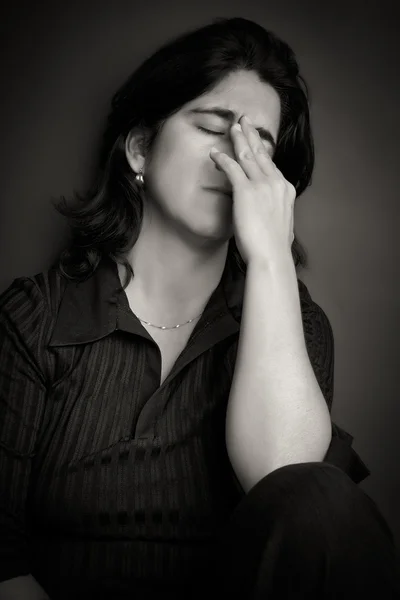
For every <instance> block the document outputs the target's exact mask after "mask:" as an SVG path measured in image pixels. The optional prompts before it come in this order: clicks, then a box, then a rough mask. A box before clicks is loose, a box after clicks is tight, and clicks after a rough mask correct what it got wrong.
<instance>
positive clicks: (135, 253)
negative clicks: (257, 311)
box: [120, 222, 228, 324]
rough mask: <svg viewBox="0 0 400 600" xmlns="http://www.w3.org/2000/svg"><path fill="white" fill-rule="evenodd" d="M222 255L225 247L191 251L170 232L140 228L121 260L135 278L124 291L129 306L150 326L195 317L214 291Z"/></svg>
mask: <svg viewBox="0 0 400 600" xmlns="http://www.w3.org/2000/svg"><path fill="white" fill-rule="evenodd" d="M227 251H228V241H225V242H223V243H220V244H219V245H217V244H215V243H214V244H209V245H206V244H204V239H203V243H202V245H199V244H198V245H195V244H192V245H191V244H189V243H188V242H187V240H185V241H184V240H183V239H182V238H181V237H179V236H178V235H177V234H176V232H173V231H167V229H166V228H165V227H164V228H159V227H156V226H155V224H154V223H153V222H152V223H151V226H150V225H149V224H147V223H145V222H144V223H143V226H142V229H141V231H140V234H139V237H138V239H137V241H136V243H135V245H134V247H133V248H132V249H131V251H130V252H129V253H128V255H127V260H128V262H129V263H130V264H131V266H132V268H133V271H134V274H135V276H134V278H133V279H132V280H131V282H130V283H129V285H128V288H127V289H126V294H127V296H128V298H129V301H130V304H131V305H133V307H135V308H136V310H137V313H138V314H139V315H140V317H141V318H143V319H145V320H148V321H150V322H152V323H156V324H158V323H172V324H175V322H176V323H182V322H184V321H186V320H189V319H192V318H193V317H196V316H197V315H198V314H199V313H201V312H202V311H203V310H204V308H205V306H206V304H207V302H208V300H209V298H210V296H211V294H212V292H213V291H214V289H215V288H216V287H217V286H218V283H219V281H220V279H221V276H222V273H223V270H224V267H225V262H226V258H227ZM120 278H121V281H122V280H123V279H122V272H121V269H120Z"/></svg>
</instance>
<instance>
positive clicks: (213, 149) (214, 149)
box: [210, 146, 219, 154]
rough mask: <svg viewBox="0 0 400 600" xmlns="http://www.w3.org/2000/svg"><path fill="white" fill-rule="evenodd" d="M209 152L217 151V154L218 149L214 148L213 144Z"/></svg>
mask: <svg viewBox="0 0 400 600" xmlns="http://www.w3.org/2000/svg"><path fill="white" fill-rule="evenodd" d="M210 152H215V153H218V154H219V150H217V149H216V148H215V146H213V147H212V148H211V150H210Z"/></svg>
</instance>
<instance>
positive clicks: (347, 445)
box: [299, 281, 371, 483]
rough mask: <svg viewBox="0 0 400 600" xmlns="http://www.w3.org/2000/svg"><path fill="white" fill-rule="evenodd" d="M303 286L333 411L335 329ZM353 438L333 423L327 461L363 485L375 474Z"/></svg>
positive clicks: (309, 336) (313, 348)
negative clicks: (364, 459)
mask: <svg viewBox="0 0 400 600" xmlns="http://www.w3.org/2000/svg"><path fill="white" fill-rule="evenodd" d="M299 286H300V298H301V304H302V316H303V327H304V334H305V339H306V344H307V351H308V355H309V358H310V362H311V364H312V367H313V369H314V373H315V376H316V378H317V380H318V383H319V386H320V388H321V391H322V393H323V395H324V397H325V400H326V403H327V405H328V408H329V412H331V410H332V401H333V389H334V360H335V356H334V338H333V331H332V327H331V324H330V322H329V319H328V317H327V315H326V314H325V312H324V311H323V309H322V308H321V307H320V306H319V305H318V304H317V303H316V302H314V301H313V300H311V297H310V295H309V293H308V290H307V288H306V286H305V285H304V284H303V283H302V282H301V281H299ZM353 439H354V438H353V436H352V435H351V434H350V433H348V432H347V431H345V430H344V429H342V428H341V427H339V426H338V425H336V423H333V422H332V439H331V443H330V445H329V448H328V450H327V453H326V455H325V457H324V461H325V462H328V463H331V464H333V465H335V466H337V467H339V468H340V469H342V470H343V471H344V472H345V473H347V475H349V477H350V478H351V479H352V480H353V481H354V482H355V483H360V481H362V480H363V479H365V478H366V477H368V476H369V475H370V474H371V471H370V470H369V469H368V467H367V466H366V465H365V464H364V462H363V461H362V460H361V458H360V456H359V455H358V454H357V453H356V452H355V450H354V448H353V447H352V443H353Z"/></svg>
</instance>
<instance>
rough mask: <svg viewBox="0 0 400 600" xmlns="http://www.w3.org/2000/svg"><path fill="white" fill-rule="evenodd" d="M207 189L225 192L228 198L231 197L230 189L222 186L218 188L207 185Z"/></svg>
mask: <svg viewBox="0 0 400 600" xmlns="http://www.w3.org/2000/svg"><path fill="white" fill-rule="evenodd" d="M207 189H209V190H212V191H213V192H220V193H221V194H225V195H226V196H229V198H232V191H231V190H226V189H224V188H219V187H209V188H207Z"/></svg>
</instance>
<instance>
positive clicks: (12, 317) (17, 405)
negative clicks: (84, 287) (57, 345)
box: [0, 277, 46, 581]
mask: <svg viewBox="0 0 400 600" xmlns="http://www.w3.org/2000/svg"><path fill="white" fill-rule="evenodd" d="M43 311H44V302H43V296H42V295H41V292H40V290H39V288H38V287H37V285H36V284H35V283H34V281H33V280H32V279H30V278H28V277H20V278H17V279H14V281H13V283H12V284H11V285H10V286H9V287H8V288H7V289H6V290H5V291H4V292H2V294H1V295H0V581H5V580H7V579H11V578H13V577H17V576H19V575H27V574H29V573H30V563H29V548H28V533H27V523H26V517H25V505H26V499H27V491H28V485H29V479H30V473H31V465H32V459H33V458H34V456H35V442H36V438H37V433H38V429H39V424H40V422H41V419H42V414H43V410H44V404H45V398H46V385H45V378H44V376H43V373H42V371H41V369H40V368H39V364H38V362H40V361H38V348H39V347H40V340H41V339H42V338H43V334H44V328H45V324H44V319H43ZM35 355H36V358H35Z"/></svg>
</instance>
